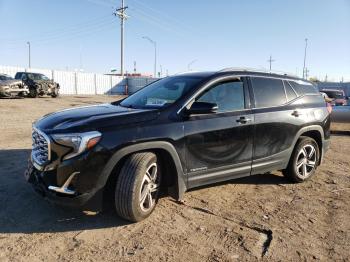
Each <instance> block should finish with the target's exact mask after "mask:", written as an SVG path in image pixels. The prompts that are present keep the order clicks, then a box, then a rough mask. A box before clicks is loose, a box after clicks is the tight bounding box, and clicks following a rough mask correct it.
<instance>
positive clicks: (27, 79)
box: [15, 72, 60, 98]
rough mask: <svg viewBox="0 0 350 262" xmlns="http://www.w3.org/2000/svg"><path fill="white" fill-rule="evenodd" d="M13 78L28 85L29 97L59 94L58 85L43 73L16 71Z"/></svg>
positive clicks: (55, 95)
mask: <svg viewBox="0 0 350 262" xmlns="http://www.w3.org/2000/svg"><path fill="white" fill-rule="evenodd" d="M15 79H18V80H21V81H22V82H23V84H24V85H26V86H28V89H29V94H28V96H29V97H32V98H35V97H38V96H43V95H49V96H51V97H57V96H58V95H59V89H60V85H59V84H58V83H55V82H54V81H53V80H51V79H49V78H48V77H47V76H45V75H43V74H38V73H30V72H17V73H16V75H15Z"/></svg>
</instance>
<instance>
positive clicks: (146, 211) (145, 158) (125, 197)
mask: <svg viewBox="0 0 350 262" xmlns="http://www.w3.org/2000/svg"><path fill="white" fill-rule="evenodd" d="M147 171H149V173H152V174H150V175H149V176H148V175H146V173H147ZM160 171H161V168H160V165H159V163H158V161H157V156H156V155H155V154H154V153H151V152H145V153H135V154H132V155H131V156H129V157H128V159H127V160H126V161H125V163H124V166H123V167H122V169H121V171H120V174H119V176H118V178H117V183H116V187H115V194H114V196H115V208H116V211H117V214H118V215H119V216H120V217H122V218H124V219H126V220H129V221H132V222H138V221H141V220H143V219H145V218H147V217H148V216H149V215H150V214H151V213H152V212H153V210H154V208H155V206H156V204H157V202H158V197H159V188H160V180H161V172H160ZM154 174H155V175H154ZM153 175H154V176H153ZM150 178H152V179H150ZM153 178H154V179H153ZM148 180H149V181H150V182H149V181H148ZM153 190H154V191H153ZM142 196H145V197H144V198H143V199H142V198H141V197H142ZM150 198H152V199H151V200H150Z"/></svg>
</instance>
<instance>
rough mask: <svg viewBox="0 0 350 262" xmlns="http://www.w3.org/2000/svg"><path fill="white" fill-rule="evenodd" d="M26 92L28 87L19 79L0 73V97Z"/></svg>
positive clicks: (19, 94)
mask: <svg viewBox="0 0 350 262" xmlns="http://www.w3.org/2000/svg"><path fill="white" fill-rule="evenodd" d="M28 93H29V89H28V88H27V86H26V85H24V84H23V82H22V81H21V80H15V79H13V78H12V77H10V76H9V75H6V74H0V97H15V96H26V95H27V94H28Z"/></svg>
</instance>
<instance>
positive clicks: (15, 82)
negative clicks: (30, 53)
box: [0, 79, 22, 86]
mask: <svg viewBox="0 0 350 262" xmlns="http://www.w3.org/2000/svg"><path fill="white" fill-rule="evenodd" d="M21 84H22V81H21V80H16V79H10V80H1V81H0V86H12V85H21Z"/></svg>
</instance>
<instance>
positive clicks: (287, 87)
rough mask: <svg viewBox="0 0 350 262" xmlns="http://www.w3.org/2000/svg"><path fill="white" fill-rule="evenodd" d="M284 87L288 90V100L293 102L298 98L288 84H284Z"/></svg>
mask: <svg viewBox="0 0 350 262" xmlns="http://www.w3.org/2000/svg"><path fill="white" fill-rule="evenodd" d="M284 87H285V89H286V94H287V100H288V101H291V100H293V99H295V98H297V94H296V93H295V92H294V90H293V88H292V87H291V86H290V84H289V83H288V82H284Z"/></svg>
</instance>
